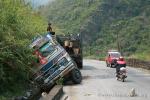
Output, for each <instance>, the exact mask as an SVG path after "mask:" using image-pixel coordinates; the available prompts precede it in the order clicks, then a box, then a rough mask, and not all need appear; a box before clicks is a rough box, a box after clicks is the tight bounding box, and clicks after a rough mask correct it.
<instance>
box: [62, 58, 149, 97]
mask: <svg viewBox="0 0 150 100" xmlns="http://www.w3.org/2000/svg"><path fill="white" fill-rule="evenodd" d="M83 64H84V68H83V70H81V72H82V75H83V81H82V83H81V84H79V85H65V86H64V88H63V89H64V92H65V94H66V95H67V96H68V98H67V100H150V73H148V72H145V71H143V70H140V69H135V68H131V67H127V70H128V77H127V80H126V81H125V82H121V81H117V80H116V78H115V68H109V67H106V64H105V62H102V61H98V60H84V62H83ZM132 88H134V89H135V93H136V96H134V97H130V96H129V94H130V91H131V89H132Z"/></svg>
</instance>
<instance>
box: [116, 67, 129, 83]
mask: <svg viewBox="0 0 150 100" xmlns="http://www.w3.org/2000/svg"><path fill="white" fill-rule="evenodd" d="M125 78H127V70H126V68H125V67H121V68H120V71H119V73H118V74H117V80H121V81H122V82H125Z"/></svg>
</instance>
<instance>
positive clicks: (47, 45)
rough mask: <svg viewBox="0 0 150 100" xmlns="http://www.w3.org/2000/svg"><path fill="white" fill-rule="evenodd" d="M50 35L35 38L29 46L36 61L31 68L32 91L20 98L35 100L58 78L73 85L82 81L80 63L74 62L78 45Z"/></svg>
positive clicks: (76, 57) (77, 52)
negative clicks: (70, 81) (69, 81)
mask: <svg viewBox="0 0 150 100" xmlns="http://www.w3.org/2000/svg"><path fill="white" fill-rule="evenodd" d="M52 34H54V33H48V34H46V35H43V36H38V37H36V38H35V39H33V41H32V43H31V44H30V46H29V47H30V48H31V49H32V50H33V54H34V55H35V56H36V58H37V60H36V63H34V66H33V67H32V68H31V70H32V72H33V76H32V77H31V80H32V83H33V86H32V88H33V89H32V91H30V92H28V95H26V96H24V97H22V98H25V100H37V98H36V99H35V97H37V94H39V93H40V92H43V91H47V90H48V89H50V88H51V87H52V86H53V85H54V84H56V81H57V80H59V79H60V78H63V79H64V80H72V81H73V82H74V83H75V84H79V83H81V81H82V75H81V72H80V70H79V68H78V65H79V66H80V68H82V61H81V62H79V61H78V60H75V59H78V57H79V54H80V53H79V52H81V50H80V51H79V49H78V48H77V47H78V46H79V45H78V46H74V45H73V43H74V42H71V41H70V40H69V39H64V38H63V37H61V36H58V37H57V39H56V36H55V35H52ZM66 41H69V42H66ZM64 43H65V44H64ZM68 43H69V44H70V46H69V45H68ZM71 43H72V46H71ZM71 47H72V51H71ZM67 48H68V49H67ZM77 49H78V50H77ZM68 50H69V51H68ZM71 52H72V53H71ZM68 53H69V54H70V55H71V57H70V55H69V54H68ZM79 59H81V58H79ZM34 87H35V88H34ZM35 89H36V90H35ZM16 100H24V99H16Z"/></svg>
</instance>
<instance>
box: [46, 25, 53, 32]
mask: <svg viewBox="0 0 150 100" xmlns="http://www.w3.org/2000/svg"><path fill="white" fill-rule="evenodd" d="M47 32H52V27H51V23H48V27H47Z"/></svg>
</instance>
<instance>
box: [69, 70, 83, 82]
mask: <svg viewBox="0 0 150 100" xmlns="http://www.w3.org/2000/svg"><path fill="white" fill-rule="evenodd" d="M71 79H72V81H73V82H74V83H75V84H80V83H81V81H82V75H81V72H80V70H79V69H78V68H75V69H73V70H72V71H71Z"/></svg>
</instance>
